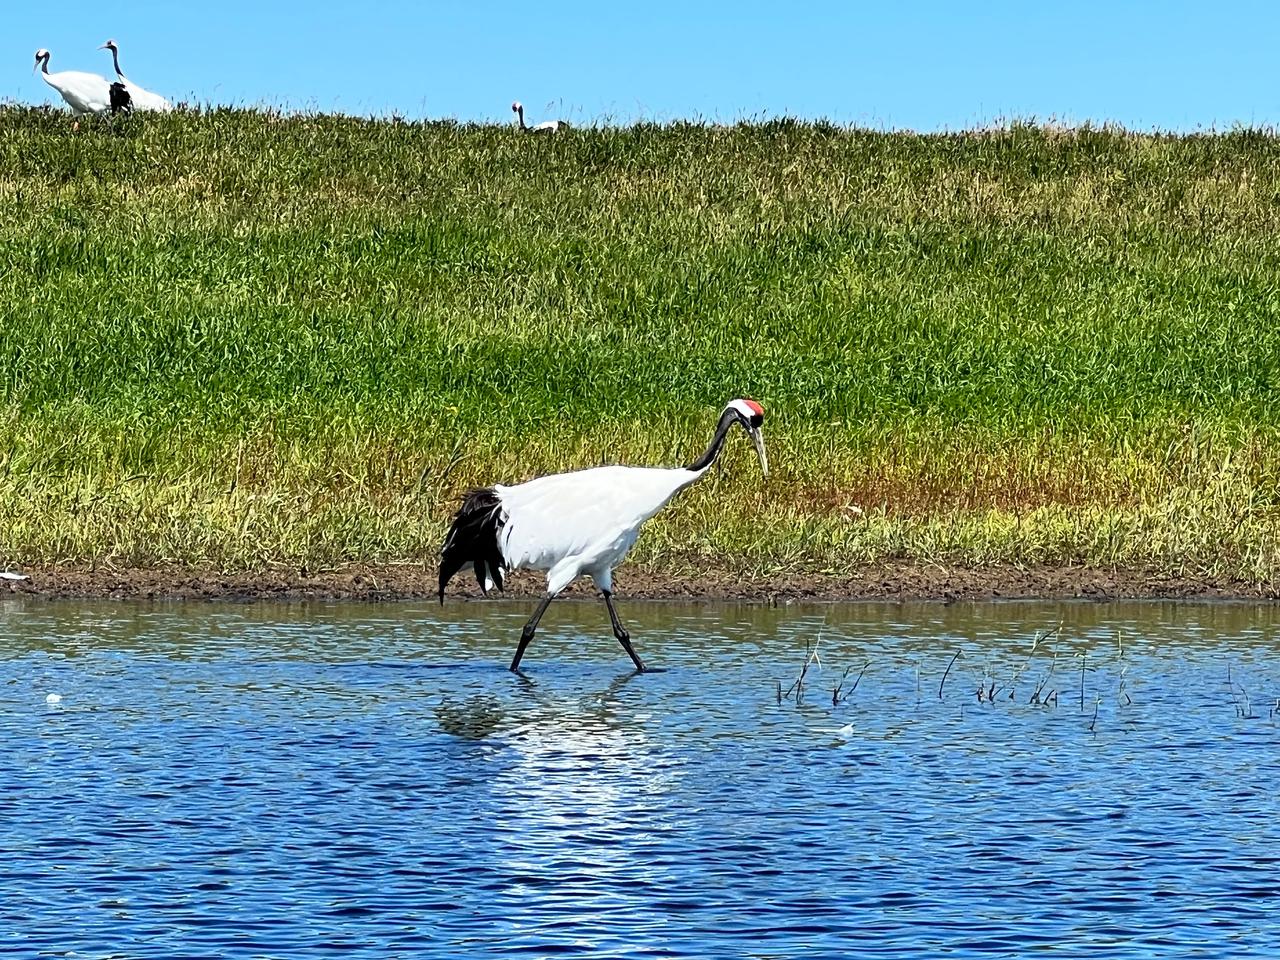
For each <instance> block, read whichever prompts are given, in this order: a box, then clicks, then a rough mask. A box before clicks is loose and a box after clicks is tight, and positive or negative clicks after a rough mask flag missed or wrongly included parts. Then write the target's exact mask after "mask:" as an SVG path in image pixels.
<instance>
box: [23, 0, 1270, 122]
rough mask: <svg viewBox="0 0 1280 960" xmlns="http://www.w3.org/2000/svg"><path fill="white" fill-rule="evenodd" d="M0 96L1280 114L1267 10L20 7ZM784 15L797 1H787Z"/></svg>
mask: <svg viewBox="0 0 1280 960" xmlns="http://www.w3.org/2000/svg"><path fill="white" fill-rule="evenodd" d="M11 6H12V7H14V8H13V9H10V10H8V11H6V13H5V21H6V22H5V30H4V33H3V36H0V63H3V64H6V65H7V66H6V67H5V69H4V70H3V72H2V73H0V99H4V98H10V99H15V100H18V101H22V102H28V103H43V102H56V101H57V95H56V94H55V93H54V92H53V91H52V90H50V89H49V88H48V87H46V86H45V84H44V83H43V82H42V81H41V80H40V79H39V77H38V76H36V75H34V74H32V73H31V65H32V55H33V53H34V51H35V49H36V48H37V47H42V46H43V47H48V48H49V49H50V50H51V51H52V53H53V59H52V62H51V69H53V70H68V69H75V70H92V71H94V72H98V73H101V74H103V75H106V74H107V73H109V72H110V70H111V61H110V57H109V55H108V54H107V53H106V51H97V50H95V49H94V48H95V47H97V46H98V44H100V43H102V42H103V41H104V40H106V39H107V37H108V36H110V37H114V38H115V39H116V40H117V41H119V43H120V47H121V61H122V66H123V67H124V69H125V71H126V72H127V73H128V74H129V76H130V78H131V79H132V80H135V81H137V82H138V83H140V84H142V85H143V86H145V87H147V88H149V89H152V90H154V91H156V92H158V93H163V94H165V95H166V96H168V97H170V98H171V99H195V100H198V101H200V102H202V103H203V102H213V103H229V104H237V105H250V104H271V105H275V106H284V107H290V108H302V109H320V110H338V111H344V112H348V113H356V114H374V113H377V114H385V113H388V112H391V111H393V110H394V111H398V112H400V113H402V114H404V115H406V116H409V117H455V118H458V119H461V120H501V121H504V122H505V121H507V120H509V119H510V118H511V114H510V109H509V108H510V103H511V101H512V100H513V99H520V100H523V101H524V103H525V107H526V112H527V115H528V119H529V121H530V122H533V121H536V120H538V119H544V118H547V117H549V116H553V115H554V116H560V117H565V118H566V119H570V120H576V121H578V122H580V123H591V122H602V121H605V122H608V121H612V122H620V123H629V122H632V121H634V120H636V119H649V120H658V121H667V120H673V119H680V118H701V119H704V120H712V121H733V120H736V119H739V118H741V117H763V116H774V115H780V114H789V115H793V116H802V117H827V118H829V119H832V120H835V121H837V122H840V123H857V124H860V125H865V126H874V127H886V128H909V129H917V130H937V129H957V128H963V127H971V126H974V125H978V124H982V123H988V122H991V121H993V120H996V119H999V118H1007V117H1023V118H1025V117H1035V118H1037V119H1041V120H1044V119H1048V118H1051V117H1053V118H1058V119H1060V120H1064V121H1067V122H1080V121H1084V120H1092V121H1104V120H1109V121H1117V122H1120V123H1123V124H1125V125H1126V126H1130V127H1136V128H1140V129H1148V128H1152V127H1159V128H1162V129H1176V130H1190V129H1196V128H1198V127H1210V126H1217V127H1219V128H1221V127H1230V126H1231V125H1232V124H1235V123H1244V124H1257V125H1270V124H1280V66H1278V64H1280V3H1264V2H1253V0H1250V2H1239V0H1238V2H1232V0H1226V2H1216V3H1215V2H1208V0H1203V2H1198V3H1192V2H1184V0H1169V2H1165V3H1156V2H1145V3H1139V2H1126V0H1112V2H1101V0H1077V2H1049V0H1044V2H1035V0H1024V2H1018V3H1015V2H1009V0H993V2H988V3H968V4H965V3H945V2H940V0H916V2H910V0H904V2H898V3H893V2H883V3H857V2H846V3H838V2H825V0H824V2H814V3H807V4H805V3H786V2H783V0H777V2H773V3H759V2H755V0H743V2H739V3H726V2H720V0H713V2H704V3H699V2H696V0H686V2H670V0H653V2H649V3H645V4H633V5H627V4H610V3H605V2H595V3H587V2H568V0H566V2H555V0H548V2H544V3H541V4H515V3H508V2H472V3H464V4H459V3H448V4H435V3H410V2H376V0H371V2H363V3H333V2H328V0H311V2H308V3H296V2H289V0H286V2H271V0H258V2H247V0H218V2H215V3H192V4H187V3H176V2H173V3H155V2H129V0H116V2H104V0H98V2H94V3H78V2H64V3H59V4H40V3H24V4H21V5H11ZM792 8H794V9H792Z"/></svg>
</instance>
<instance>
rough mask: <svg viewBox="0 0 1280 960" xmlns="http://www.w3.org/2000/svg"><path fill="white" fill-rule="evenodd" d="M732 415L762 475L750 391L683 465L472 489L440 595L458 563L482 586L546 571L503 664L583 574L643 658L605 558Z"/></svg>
mask: <svg viewBox="0 0 1280 960" xmlns="http://www.w3.org/2000/svg"><path fill="white" fill-rule="evenodd" d="M735 423H736V424H738V425H739V426H741V427H742V429H744V430H745V431H746V432H747V435H748V436H750V437H751V440H752V442H753V443H754V444H755V448H756V453H757V455H758V456H759V457H760V469H761V470H762V471H763V472H764V475H765V476H766V477H768V475H769V458H768V457H767V456H766V455H765V452H764V437H763V435H762V434H761V432H760V427H761V425H762V424H763V423H764V410H763V408H761V406H760V404H758V403H756V402H755V401H754V400H745V399H739V400H731V401H729V403H728V405H727V406H726V407H725V408H724V412H723V413H722V414H721V415H720V422H719V423H718V424H717V425H716V432H715V436H714V437H712V438H711V443H710V445H709V446H708V447H707V449H706V450H705V451H704V452H703V454H702V456H700V457H699V458H698V459H697V460H695V461H694V462H693V463H691V464H689V465H688V466H687V467H670V468H666V467H592V468H591V469H588V470H576V471H574V472H572V473H555V474H552V475H550V476H546V477H538V478H537V479H536V480H530V481H529V482H527V483H521V484H517V485H515V486H513V487H508V486H503V485H501V484H499V485H496V486H493V487H486V488H484V489H481V490H472V491H471V492H470V493H468V494H467V495H466V497H465V498H464V499H463V502H462V507H461V509H459V510H458V512H457V514H456V515H455V516H454V518H453V525H452V526H451V527H450V528H449V535H448V536H447V537H446V538H445V541H444V548H443V549H442V550H441V556H440V602H441V603H444V588H445V587H446V586H447V585H448V583H449V580H450V579H451V578H452V577H453V575H454V574H455V573H457V572H458V571H459V570H460V569H462V567H463V566H464V565H465V564H467V563H471V564H474V566H475V573H476V580H478V581H479V583H480V587H481V589H482V590H484V592H485V593H488V592H489V590H490V589H491V588H492V587H495V586H496V587H497V588H498V589H499V590H501V589H502V577H503V574H504V573H505V572H506V571H507V570H519V569H521V568H522V567H527V568H530V569H533V570H545V571H547V592H546V594H545V596H543V598H542V601H541V602H540V603H539V604H538V607H537V609H536V610H534V612H533V616H532V617H530V619H529V622H528V623H526V624H525V625H524V630H522V631H521V633H520V645H519V646H518V647H516V655H515V657H514V658H513V659H512V661H511V669H512V670H513V671H518V670H519V669H520V658H521V657H523V656H524V651H525V648H526V647H528V646H529V641H530V640H532V639H533V634H534V631H535V630H537V628H538V621H539V620H541V619H542V615H543V614H544V613H546V611H547V607H548V606H549V605H550V604H551V601H552V600H554V599H555V598H556V595H557V594H559V593H560V591H562V590H564V588H565V587H567V586H568V585H569V584H570V583H572V582H573V580H575V579H576V578H577V577H578V576H579V575H581V574H584V573H585V574H586V575H587V576H589V577H591V579H592V580H594V581H595V584H596V586H597V587H599V588H600V592H601V593H603V594H604V602H605V606H606V607H608V608H609V620H610V621H611V622H612V624H613V635H614V636H615V637H617V638H618V642H619V643H620V644H622V649H623V650H625V651H626V652H627V655H628V656H629V657H631V660H632V662H633V663H634V664H635V665H636V670H637V671H643V670H644V663H643V662H641V660H640V657H639V656H637V655H636V651H635V649H634V648H633V647H632V646H631V636H630V634H628V633H627V631H626V630H625V629H623V626H622V624H621V623H620V622H619V620H618V612H617V611H616V610H615V609H614V608H613V568H614V567H616V566H617V565H618V564H619V563H621V562H622V558H623V557H625V556H626V555H627V551H628V550H630V549H631V547H632V545H633V544H634V543H635V542H636V537H637V536H638V535H639V533H640V525H641V524H642V523H644V522H645V521H646V520H648V519H649V518H650V517H652V516H653V515H654V514H655V513H657V512H658V511H659V510H661V509H662V508H663V507H664V506H666V504H667V501H669V500H670V499H671V498H672V497H674V496H675V495H676V494H677V493H679V492H680V491H681V490H683V489H684V488H685V487H687V486H689V484H691V483H693V482H694V481H695V480H697V479H699V478H700V477H701V476H702V475H703V474H705V473H706V472H707V470H708V469H710V467H711V465H712V464H713V463H715V460H716V457H718V456H719V455H720V448H721V447H722V446H723V445H724V439H725V437H726V436H727V435H728V433H729V430H730V428H731V427H732V426H733V425H734V424H735Z"/></svg>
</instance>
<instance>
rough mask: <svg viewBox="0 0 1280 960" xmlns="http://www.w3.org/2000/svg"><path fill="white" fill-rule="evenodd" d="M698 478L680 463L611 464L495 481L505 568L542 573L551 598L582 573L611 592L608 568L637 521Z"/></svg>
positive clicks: (627, 545) (632, 536)
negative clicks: (510, 482)
mask: <svg viewBox="0 0 1280 960" xmlns="http://www.w3.org/2000/svg"><path fill="white" fill-rule="evenodd" d="M700 476H702V472H701V471H692V470H686V469H684V468H682V467H680V468H676V469H673V470H670V469H663V468H661V467H616V466H613V467H592V468H590V469H588V470H577V471H574V472H573V473H558V474H554V475H552V476H549V477H539V478H538V479H536V480H530V481H529V482H528V483H521V484H517V485H516V486H513V487H508V486H503V485H501V484H499V485H498V486H495V487H494V488H493V489H494V492H495V493H496V494H497V495H498V502H499V503H500V504H502V511H503V513H504V514H505V515H506V520H505V522H504V523H503V527H502V532H501V533H500V534H499V537H498V546H499V548H500V550H501V553H502V558H503V560H504V561H505V565H506V567H507V568H508V569H511V570H524V569H529V570H546V571H547V592H548V593H550V594H553V595H554V594H557V593H560V592H561V591H562V590H564V588H565V587H567V586H568V585H569V584H570V583H572V582H573V580H574V579H575V578H576V577H577V576H579V575H580V574H583V573H585V574H587V575H588V576H590V577H591V578H592V579H593V580H594V581H595V582H596V585H597V586H599V587H600V589H601V590H611V589H612V571H613V568H614V567H616V566H617V565H618V564H619V563H621V562H622V560H623V558H624V557H626V555H627V551H629V550H630V549H631V548H632V547H633V546H634V545H635V542H636V538H637V537H638V536H639V535H640V526H641V524H643V523H644V522H645V521H646V520H648V519H649V518H650V517H652V516H653V515H654V514H655V513H657V512H658V511H659V510H661V509H662V508H663V507H665V506H666V505H667V502H668V501H669V500H670V499H671V498H672V497H674V496H675V495H676V494H677V493H679V492H680V491H681V490H683V489H684V488H685V487H687V486H688V485H689V484H691V483H693V481H695V480H697V479H698V477H700ZM513 517H518V518H519V522H518V523H516V522H513V520H512V518H513Z"/></svg>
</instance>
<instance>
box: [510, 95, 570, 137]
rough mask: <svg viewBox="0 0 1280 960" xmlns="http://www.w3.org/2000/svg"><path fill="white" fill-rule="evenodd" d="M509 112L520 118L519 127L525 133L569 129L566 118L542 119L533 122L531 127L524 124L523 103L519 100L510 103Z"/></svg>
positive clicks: (553, 131) (556, 131)
mask: <svg viewBox="0 0 1280 960" xmlns="http://www.w3.org/2000/svg"><path fill="white" fill-rule="evenodd" d="M511 112H512V113H514V114H515V115H516V116H517V117H519V118H520V129H521V130H523V131H524V132H525V133H559V132H560V131H561V130H568V129H569V123H568V121H567V120H543V121H542V122H541V123H535V124H534V125H533V126H532V127H527V126H525V123H524V104H523V103H521V102H520V101H519V100H517V101H516V102H515V103H513V104H511Z"/></svg>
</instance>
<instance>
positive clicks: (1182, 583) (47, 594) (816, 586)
mask: <svg viewBox="0 0 1280 960" xmlns="http://www.w3.org/2000/svg"><path fill="white" fill-rule="evenodd" d="M21 572H23V573H25V574H27V575H28V576H29V577H30V579H28V580H25V581H16V582H8V581H0V596H15V595H16V596H30V597H40V598H47V599H104V598H105V599H127V600H231V601H242V602H243V601H255V600H280V601H294V600H350V601H394V600H421V599H426V598H434V597H435V595H436V570H435V568H434V566H432V567H425V566H421V565H395V566H369V565H356V564H353V565H351V566H346V567H342V568H339V569H328V570H319V571H307V570H297V569H284V568H272V569H267V570H260V571H236V572H221V571H216V570H202V569H192V568H185V567H166V568H159V569H141V570H140V569H116V568H105V567H97V568H92V569H90V568H73V567H66V566H57V567H46V568H39V567H36V568H30V569H24V570H22V571H21ZM616 583H617V586H616V589H617V593H618V596H619V598H620V599H621V598H627V599H632V600H680V601H717V600H731V601H748V602H759V603H776V602H779V601H783V602H785V601H795V600H811V601H822V602H832V601H842V600H846V601H854V600H935V601H944V602H949V601H956V600H1068V599H1081V600H1094V601H1103V600H1113V599H1117V600H1118V599H1185V600H1274V599H1276V598H1277V597H1280V583H1253V582H1243V581H1214V580H1201V579H1195V578H1189V577H1182V576H1170V575H1167V574H1162V573H1160V572H1158V571H1151V570H1102V569H1096V568H1088V567H1015V566H1007V565H1006V566H987V567H952V566H942V565H938V564H919V563H904V562H895V563H887V564H872V565H867V566H864V567H858V568H853V569H850V570H848V571H846V572H844V573H842V574H839V575H817V576H812V575H791V576H784V577H773V578H769V579H768V580H765V581H754V580H735V579H732V578H727V577H704V578H693V579H690V578H680V579H672V578H671V577H670V576H669V575H667V574H664V573H662V572H661V571H652V570H646V569H643V568H637V567H624V568H622V569H620V570H619V572H618V575H617V581H616ZM542 584H543V580H542V577H541V576H540V575H539V574H536V573H527V572H522V573H518V574H515V575H513V576H511V577H510V578H509V580H508V583H507V590H506V593H505V596H507V597H510V598H521V597H532V596H536V595H538V594H539V593H540V592H541V590H542ZM593 593H594V591H593V588H592V585H591V583H590V581H580V582H578V583H575V584H574V585H573V586H571V587H570V588H569V590H568V591H566V596H579V597H589V596H592V595H593ZM478 597H480V591H479V589H478V587H477V586H476V584H475V582H474V581H473V580H471V579H469V578H468V579H464V578H463V577H458V578H456V579H455V580H454V582H453V583H452V584H450V587H449V593H448V595H447V599H450V600H454V601H459V600H465V599H475V598H478Z"/></svg>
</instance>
